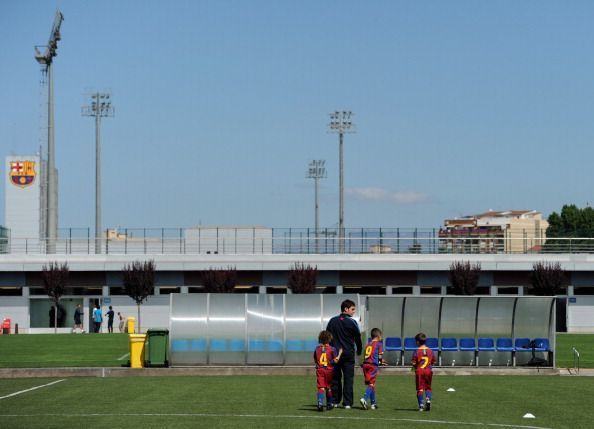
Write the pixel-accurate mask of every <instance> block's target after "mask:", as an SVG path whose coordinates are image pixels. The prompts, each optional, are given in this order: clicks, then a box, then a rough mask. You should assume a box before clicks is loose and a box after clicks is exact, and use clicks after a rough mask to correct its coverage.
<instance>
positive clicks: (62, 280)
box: [41, 262, 70, 334]
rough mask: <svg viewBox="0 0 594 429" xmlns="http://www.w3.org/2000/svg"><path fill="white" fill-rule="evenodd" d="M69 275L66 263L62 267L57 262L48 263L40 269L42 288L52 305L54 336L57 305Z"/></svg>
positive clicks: (56, 321)
mask: <svg viewBox="0 0 594 429" xmlns="http://www.w3.org/2000/svg"><path fill="white" fill-rule="evenodd" d="M69 275H70V269H69V268H68V263H66V262H64V263H63V264H62V265H60V264H59V263H58V262H50V264H49V265H44V266H43V267H42V268H41V278H42V280H43V288H44V289H45V293H46V294H47V296H48V297H49V299H50V300H51V301H52V302H53V303H54V334H56V333H58V312H59V307H58V303H59V302H60V298H61V297H62V295H64V291H65V289H66V285H67V284H68V276H69Z"/></svg>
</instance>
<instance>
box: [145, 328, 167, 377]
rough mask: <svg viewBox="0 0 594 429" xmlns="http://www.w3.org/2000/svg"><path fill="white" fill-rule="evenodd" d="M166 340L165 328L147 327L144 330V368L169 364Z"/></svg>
mask: <svg viewBox="0 0 594 429" xmlns="http://www.w3.org/2000/svg"><path fill="white" fill-rule="evenodd" d="M168 342H169V331H168V330H167V329H149V330H148V331H146V340H145V343H144V366H145V368H146V367H167V366H169V360H168V357H167V348H168Z"/></svg>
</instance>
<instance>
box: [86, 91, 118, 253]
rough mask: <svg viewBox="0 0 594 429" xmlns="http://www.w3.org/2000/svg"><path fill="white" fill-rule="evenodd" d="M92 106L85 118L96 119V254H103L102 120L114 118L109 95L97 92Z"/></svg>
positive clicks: (91, 101) (87, 107)
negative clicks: (92, 117) (91, 117)
mask: <svg viewBox="0 0 594 429" xmlns="http://www.w3.org/2000/svg"><path fill="white" fill-rule="evenodd" d="M89 101H90V104H89V105H88V106H83V107H82V109H81V111H82V115H83V116H94V117H95V253H96V254H99V253H101V237H102V234H101V118H102V117H103V118H107V117H113V114H114V109H113V106H112V105H111V95H110V94H109V93H105V92H104V93H100V92H96V93H94V94H91V96H90V100H89Z"/></svg>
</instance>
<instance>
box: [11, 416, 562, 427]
mask: <svg viewBox="0 0 594 429" xmlns="http://www.w3.org/2000/svg"><path fill="white" fill-rule="evenodd" d="M0 417H216V418H219V417H241V418H257V419H261V418H270V417H274V418H283V419H325V420H363V421H365V420H374V421H388V422H414V423H423V424H430V423H434V424H440V425H464V426H487V427H494V426H496V427H504V428H515V429H551V428H545V427H541V426H522V425H512V424H505V423H480V422H451V421H447V420H424V419H397V418H390V417H355V416H305V415H282V414H280V415H273V414H211V413H105V414H100V413H72V414H0Z"/></svg>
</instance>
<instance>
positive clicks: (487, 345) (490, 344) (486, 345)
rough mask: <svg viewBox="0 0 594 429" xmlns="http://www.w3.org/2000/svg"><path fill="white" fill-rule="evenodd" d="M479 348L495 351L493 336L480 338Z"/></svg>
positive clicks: (482, 350)
mask: <svg viewBox="0 0 594 429" xmlns="http://www.w3.org/2000/svg"><path fill="white" fill-rule="evenodd" d="M478 350H479V352H494V351H495V342H494V341H493V338H479V339H478Z"/></svg>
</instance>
